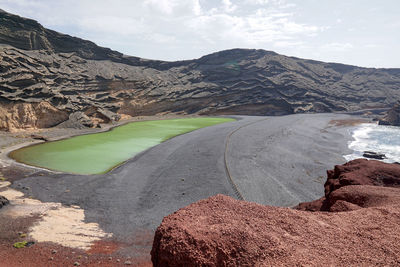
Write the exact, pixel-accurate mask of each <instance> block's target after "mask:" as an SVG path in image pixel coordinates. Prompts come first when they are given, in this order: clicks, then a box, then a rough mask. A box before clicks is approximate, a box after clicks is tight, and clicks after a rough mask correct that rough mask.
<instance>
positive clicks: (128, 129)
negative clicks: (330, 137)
mask: <svg viewBox="0 0 400 267" xmlns="http://www.w3.org/2000/svg"><path fill="white" fill-rule="evenodd" d="M229 121H234V119H229V118H188V119H173V120H159V121H142V122H132V123H128V124H126V125H123V126H119V127H116V128H114V129H112V130H111V131H108V132H103V133H96V134H88V135H81V136H76V137H72V138H69V139H64V140H60V141H54V142H46V143H42V144H38V145H33V146H28V147H24V148H21V149H18V150H16V151H13V152H11V153H10V157H11V158H13V159H15V160H17V161H18V162H22V163H25V164H28V165H33V166H37V167H43V168H47V169H51V170H57V171H64V172H71V173H78V174H98V173H105V172H107V171H109V170H110V169H112V168H113V167H115V166H117V165H119V164H121V163H122V162H124V161H126V160H127V159H129V158H132V157H133V156H135V155H136V154H138V153H140V152H142V151H144V150H146V149H148V148H150V147H152V146H155V145H157V144H159V143H161V142H163V141H165V140H167V139H169V138H171V137H174V136H177V135H180V134H183V133H187V132H190V131H193V130H196V129H199V128H203V127H207V126H211V125H215V124H220V123H224V122H229Z"/></svg>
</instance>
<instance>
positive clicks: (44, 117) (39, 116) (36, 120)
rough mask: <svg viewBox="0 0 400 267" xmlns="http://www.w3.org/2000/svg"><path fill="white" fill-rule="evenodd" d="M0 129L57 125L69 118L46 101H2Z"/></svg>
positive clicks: (65, 113) (0, 106)
mask: <svg viewBox="0 0 400 267" xmlns="http://www.w3.org/2000/svg"><path fill="white" fill-rule="evenodd" d="M0 104H1V105H0V130H7V131H14V130H17V129H37V128H48V127H52V126H55V125H57V124H59V123H61V122H63V121H65V120H66V119H67V118H68V113H67V112H66V111H62V110H58V109H57V108H55V107H54V106H53V105H51V104H50V103H48V102H46V101H42V102H39V103H24V102H16V103H4V102H3V103H2V102H1V101H0Z"/></svg>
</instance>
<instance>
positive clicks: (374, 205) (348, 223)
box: [151, 160, 400, 266]
mask: <svg viewBox="0 0 400 267" xmlns="http://www.w3.org/2000/svg"><path fill="white" fill-rule="evenodd" d="M328 174H329V179H328V181H327V185H329V186H328V187H327V188H328V190H327V193H328V195H327V196H328V197H327V198H326V200H325V201H324V202H325V203H326V205H327V206H329V210H330V211H331V212H307V211H300V210H295V209H289V208H279V207H270V206H262V205H259V204H256V203H249V202H245V201H239V200H235V199H232V198H230V197H227V196H223V195H217V196H214V197H211V198H208V199H205V200H201V201H199V202H197V203H194V204H191V205H189V206H187V207H185V208H183V209H180V210H179V211H177V212H175V213H173V214H171V215H169V216H167V217H165V218H164V220H163V222H162V224H161V225H160V226H159V227H158V229H157V231H156V234H155V237H154V243H153V249H152V252H151V255H152V261H153V264H154V266H297V265H299V266H302V265H307V266H309V265H312V266H315V265H317V266H322V265H323V266H360V265H362V266H365V265H368V266H371V265H386V266H398V265H399V264H400V235H399V234H398V233H399V231H400V205H399V204H400V188H398V185H399V183H398V181H399V179H400V178H399V177H400V166H399V165H396V164H386V163H381V162H377V161H367V160H355V161H352V162H349V163H347V164H345V165H342V166H336V167H335V169H334V170H333V171H329V172H328ZM357 183H358V184H357ZM331 185H334V186H333V187H331ZM393 186H394V187H393ZM318 203H319V202H318ZM310 205H311V204H310ZM337 211H340V212H337ZM344 211H347V212H344Z"/></svg>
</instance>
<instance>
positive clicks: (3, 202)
mask: <svg viewBox="0 0 400 267" xmlns="http://www.w3.org/2000/svg"><path fill="white" fill-rule="evenodd" d="M8 203H10V202H9V201H8V199H7V198H5V197H3V196H0V209H1V208H2V207H3V206H5V205H7V204H8Z"/></svg>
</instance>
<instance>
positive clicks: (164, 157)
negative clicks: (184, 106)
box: [12, 114, 358, 255]
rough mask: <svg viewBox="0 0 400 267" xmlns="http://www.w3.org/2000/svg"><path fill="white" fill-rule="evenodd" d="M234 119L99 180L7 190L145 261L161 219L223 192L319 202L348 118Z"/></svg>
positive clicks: (39, 180)
mask: <svg viewBox="0 0 400 267" xmlns="http://www.w3.org/2000/svg"><path fill="white" fill-rule="evenodd" d="M237 118H238V121H236V122H230V123H225V124H221V125H216V126H212V127H208V128H204V129H200V130H197V131H194V132H191V133H188V134H184V135H181V136H178V137H175V138H173V139H170V140H168V141H166V142H164V143H162V144H160V145H158V146H155V147H153V148H151V149H149V150H147V151H145V152H143V153H141V154H140V155H138V156H136V157H135V158H133V159H131V160H129V161H128V162H126V163H125V164H124V165H122V166H120V167H118V168H116V169H114V170H113V171H112V172H110V173H107V174H104V175H92V176H82V175H69V174H50V175H42V176H32V177H28V178H25V179H22V180H19V181H17V182H16V183H14V184H13V185H12V187H13V188H15V189H17V190H22V188H25V190H24V192H25V193H26V194H28V195H30V196H32V197H33V198H35V199H39V200H41V201H43V202H61V203H63V204H65V205H77V206H80V207H81V208H83V209H84V210H85V221H86V222H96V223H98V224H99V226H100V227H101V228H102V229H103V230H104V231H105V232H107V233H112V235H113V237H112V239H113V240H115V241H118V242H122V243H124V244H125V246H126V248H125V250H126V251H127V253H128V252H129V253H130V255H132V254H135V253H136V254H144V255H145V254H146V253H148V252H149V251H150V249H151V244H152V235H153V232H154V230H155V228H156V227H157V226H158V225H159V224H160V223H161V220H162V218H163V217H164V216H166V215H168V214H170V213H172V212H174V211H176V210H177V209H179V208H181V207H184V206H186V205H188V204H190V203H192V202H195V201H198V200H200V199H204V198H207V197H209V196H213V195H216V194H225V195H229V196H232V197H236V198H238V197H239V198H240V197H243V198H244V199H245V200H248V201H254V202H258V203H261V204H268V205H275V206H293V205H296V204H297V203H299V202H304V201H310V200H313V199H316V198H318V197H320V196H322V195H323V181H324V177H325V172H326V170H327V169H330V168H332V166H333V165H335V164H340V163H343V162H344V159H343V157H342V155H343V154H345V153H346V151H347V142H348V141H349V140H350V139H351V136H350V128H349V126H346V125H344V126H334V125H333V124H330V122H332V121H333V120H350V119H354V118H355V117H354V116H349V115H339V114H297V115H290V116H281V117H258V116H257V117H256V116H238V117H237ZM357 118H358V117H357ZM105 153H106V152H105ZM227 170H228V172H229V174H230V177H229V176H228V174H227ZM232 185H234V186H232ZM234 187H236V188H237V191H238V192H235V188H234ZM26 188H28V190H27V189H26Z"/></svg>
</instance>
